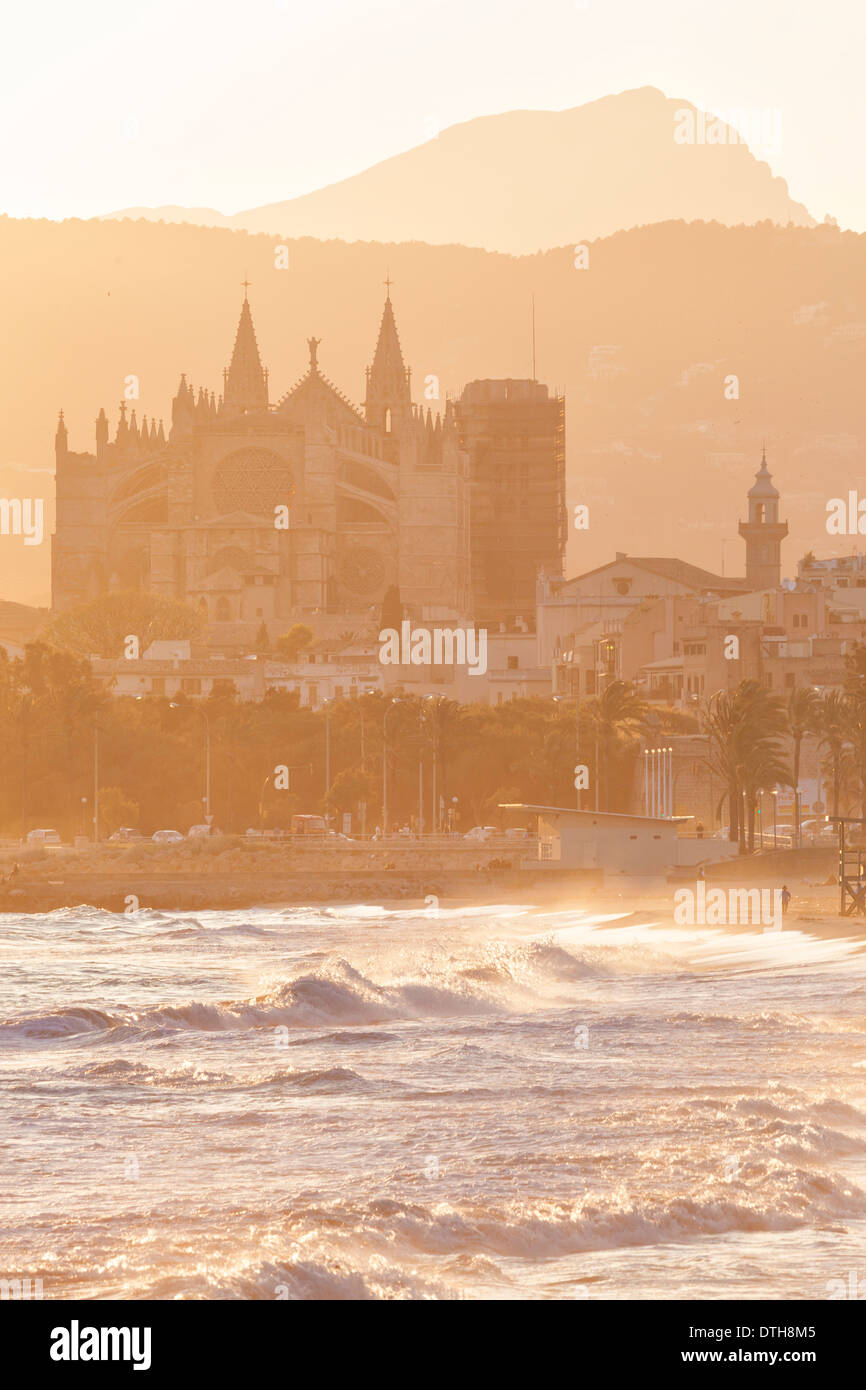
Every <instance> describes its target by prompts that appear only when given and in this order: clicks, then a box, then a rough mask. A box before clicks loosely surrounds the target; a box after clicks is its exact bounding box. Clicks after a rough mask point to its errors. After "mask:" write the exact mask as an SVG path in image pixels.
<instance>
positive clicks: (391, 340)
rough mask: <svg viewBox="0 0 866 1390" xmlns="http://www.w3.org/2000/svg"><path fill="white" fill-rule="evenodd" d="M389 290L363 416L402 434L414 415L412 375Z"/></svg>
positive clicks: (385, 430)
mask: <svg viewBox="0 0 866 1390" xmlns="http://www.w3.org/2000/svg"><path fill="white" fill-rule="evenodd" d="M385 283H386V286H387V290H388V294H387V298H386V299H385V308H384V309H383V311H382V322H381V324H380V325H379V338H378V341H377V343H376V351H375V353H374V354H373V365H372V366H371V367H368V368H367V398H366V400H365V401H364V416H365V419H366V421H367V424H368V425H371V426H372V427H373V428H374V429H377V430H380V431H381V432H382V434H385V435H389V434H394V435H397V434H399V433H400V432H401V431H402V430H403V429H404V428H405V426H406V424H407V423H408V421H409V419H410V417H411V414H412V376H411V372H409V371H407V369H406V367H405V365H404V363H403V352H402V349H401V347H400V338H399V335H398V333H397V324H396V322H395V320H394V310H393V308H392V307H391V282H390V281H389V280H386V282H385Z"/></svg>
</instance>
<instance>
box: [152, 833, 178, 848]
mask: <svg viewBox="0 0 866 1390" xmlns="http://www.w3.org/2000/svg"><path fill="white" fill-rule="evenodd" d="M150 838H151V839H152V840H153V843H154V844H155V845H179V844H183V836H182V835H181V833H180V831H179V830H154V832H153V834H152V835H151V837H150Z"/></svg>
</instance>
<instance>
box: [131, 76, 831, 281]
mask: <svg viewBox="0 0 866 1390" xmlns="http://www.w3.org/2000/svg"><path fill="white" fill-rule="evenodd" d="M683 112H690V113H692V114H693V115H695V116H697V115H698V108H696V107H694V106H692V104H691V103H690V102H687V101H684V100H680V99H677V98H671V97H666V96H665V95H664V93H663V92H661V91H659V90H658V88H655V87H641V88H634V89H631V90H628V91H625V92H620V93H615V94H611V95H608V96H605V97H600V98H598V99H597V100H595V101H592V102H587V103H584V104H583V105H581V106H575V107H570V108H567V109H566V110H564V111H529V110H527V111H522V110H513V111H506V112H500V113H497V114H495V115H487V116H477V117H474V118H472V119H471V120H468V121H462V122H459V123H457V124H455V125H452V126H448V127H446V128H445V129H444V130H442V131H441V132H439V133H438V134H437V135H435V136H434V137H433V138H432V139H430V140H428V141H426V142H424V143H423V144H421V145H416V146H414V147H412V148H411V149H409V150H404V151H401V152H399V153H397V154H394V155H390V156H388V157H387V158H386V159H383V160H379V161H378V162H376V163H375V164H372V165H370V166H369V168H367V169H364V170H361V171H360V172H358V173H355V174H352V175H349V176H348V177H346V178H344V179H340V180H337V181H336V182H333V183H331V184H327V185H324V186H323V187H322V188H319V189H315V190H313V191H311V192H308V193H304V194H301V195H299V196H298V197H295V198H291V199H287V200H283V201H281V202H276V203H269V204H264V205H262V206H260V207H255V208H247V209H244V210H242V211H240V212H237V213H231V214H226V213H222V212H219V211H218V210H217V209H209V208H192V209H184V208H179V207H177V206H176V205H164V206H162V207H158V208H153V209H146V208H141V207H136V208H127V209H121V210H119V211H118V212H114V213H108V214H105V217H106V218H107V219H113V220H122V219H124V218H126V217H131V218H141V219H143V220H150V221H154V220H160V219H162V220H164V221H180V222H189V223H191V224H193V225H208V226H219V227H226V228H231V229H234V230H244V231H250V232H266V233H267V234H269V235H278V236H286V237H291V238H297V237H301V236H313V237H316V238H317V239H318V240H331V239H338V240H344V241H377V242H397V243H399V242H404V241H424V242H426V243H428V244H431V245H452V244H453V245H463V246H469V247H481V248H483V249H485V250H488V251H503V252H505V253H507V254H512V255H531V254H535V253H536V252H539V251H546V250H551V249H553V248H555V247H557V246H562V245H567V244H570V243H571V244H574V243H582V242H585V241H586V240H594V239H597V238H598V237H600V236H610V235H612V234H613V232H615V231H618V230H628V229H630V228H632V227H637V226H644V225H648V224H652V223H655V222H663V221H670V220H678V219H682V220H684V221H695V220H699V221H721V222H723V223H724V224H725V225H728V226H732V225H738V224H740V223H745V224H747V225H753V224H754V223H756V222H761V221H765V220H767V219H769V220H771V221H774V222H777V223H778V224H780V225H785V224H787V223H788V222H794V223H796V224H798V225H803V226H814V225H815V218H814V217H813V216H812V214H811V213H810V212H809V210H808V209H807V207H806V206H805V205H804V204H803V203H800V202H797V201H796V200H794V199H792V198H791V196H790V194H789V191H788V186H787V183H786V181H785V179H784V178H782V177H781V176H779V175H776V174H774V173H773V172H772V170H771V168H770V166H769V164H767V163H766V161H765V160H763V159H759V158H757V157H756V156H755V155H754V154H753V153H752V152H751V150H750V149H749V148H748V146H747V145H746V144H745V143H744V141H743V140H742V138H741V137H739V136H736V132H734V129H733V127H732V126H730V125H728V124H727V123H726V122H725V121H724V120H723V119H722V118H718V129H717V134H718V135H719V137H720V139H719V143H709V142H706V143H705V142H702V141H701V140H696V141H695V143H689V142H685V143H679V142H678V141H677V139H676V138H675V132H676V129H677V120H678V116H679V117H680V118H681V113H683ZM734 136H736V138H733V137H734ZM613 169H615V170H616V176H615V178H611V170H613ZM563 170H565V171H566V172H565V173H564V172H563Z"/></svg>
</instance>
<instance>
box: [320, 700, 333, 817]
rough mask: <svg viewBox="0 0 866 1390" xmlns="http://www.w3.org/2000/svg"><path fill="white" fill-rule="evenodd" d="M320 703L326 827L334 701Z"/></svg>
mask: <svg viewBox="0 0 866 1390" xmlns="http://www.w3.org/2000/svg"><path fill="white" fill-rule="evenodd" d="M322 703H323V707H324V710H325V825H328V823H329V817H328V796H329V794H330V791H331V706H332V705H333V703H334V701H333V700H332V699H327V700H324V701H323V702H322Z"/></svg>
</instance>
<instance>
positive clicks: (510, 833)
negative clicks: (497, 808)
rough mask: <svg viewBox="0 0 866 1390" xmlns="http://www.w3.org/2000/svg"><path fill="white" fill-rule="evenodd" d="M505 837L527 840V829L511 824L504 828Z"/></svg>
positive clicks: (507, 838)
mask: <svg viewBox="0 0 866 1390" xmlns="http://www.w3.org/2000/svg"><path fill="white" fill-rule="evenodd" d="M505 838H506V840H528V839H529V831H528V830H526V829H525V828H524V827H523V826H520V825H515V826H512V827H511V829H510V830H506V832H505Z"/></svg>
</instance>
